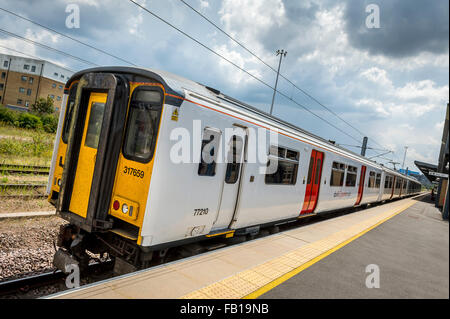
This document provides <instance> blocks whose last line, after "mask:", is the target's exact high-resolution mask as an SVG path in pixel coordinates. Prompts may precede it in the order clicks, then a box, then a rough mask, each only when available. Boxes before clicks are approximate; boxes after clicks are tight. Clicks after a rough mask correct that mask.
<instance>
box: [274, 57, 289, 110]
mask: <svg viewBox="0 0 450 319" xmlns="http://www.w3.org/2000/svg"><path fill="white" fill-rule="evenodd" d="M286 54H287V51H284V50H283V49H281V50H277V56H278V55H280V62H279V63H278V71H277V79H276V80H275V88H274V89H273V97H272V105H271V106H270V115H272V111H273V103H274V102H275V93H276V92H277V84H278V75H280V66H281V59H282V58H283V55H284V56H285V57H286Z"/></svg>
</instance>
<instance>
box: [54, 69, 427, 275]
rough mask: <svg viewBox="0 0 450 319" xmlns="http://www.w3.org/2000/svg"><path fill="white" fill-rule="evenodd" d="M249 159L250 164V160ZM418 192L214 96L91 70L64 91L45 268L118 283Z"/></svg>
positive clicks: (196, 88) (173, 80) (183, 84)
mask: <svg viewBox="0 0 450 319" xmlns="http://www.w3.org/2000/svg"><path fill="white" fill-rule="evenodd" d="M256 153H257V154H256ZM420 191H421V184H420V183H419V182H418V181H417V180H416V179H414V178H412V177H410V176H406V175H403V174H400V173H399V172H397V171H395V170H392V169H389V168H387V167H385V166H383V165H381V164H378V163H376V162H374V161H371V160H369V159H367V158H365V157H363V156H360V155H358V154H356V153H354V152H352V151H349V150H347V149H345V148H343V147H341V146H339V145H336V144H335V143H333V142H331V141H328V140H325V139H323V138H320V137H318V136H316V135H314V134H311V133H309V132H307V131H305V130H303V129H301V128H299V127H297V126H295V125H293V124H290V123H288V122H285V121H283V120H281V119H279V118H277V117H274V116H272V115H270V114H268V113H265V112H263V111H261V110H259V109H257V108H255V107H253V106H251V105H248V104H246V103H243V102H241V101H239V100H237V99H235V98H233V97H231V96H228V95H226V94H224V93H223V92H220V91H219V90H217V89H215V88H212V87H208V86H205V85H203V84H200V83H197V82H195V81H192V80H189V79H185V78H183V77H180V76H177V75H174V74H171V73H169V72H165V71H158V70H151V69H144V68H138V67H119V66H114V67H98V68H91V69H86V70H83V71H80V72H77V73H75V74H74V75H73V76H72V77H71V78H70V79H69V80H68V81H67V83H66V85H65V88H64V97H63V103H62V108H61V112H60V117H59V123H58V129H57V133H56V140H55V145H54V151H53V156H52V162H51V167H50V174H49V181H48V186H47V194H48V201H49V202H50V203H51V204H52V205H54V206H55V207H56V212H57V215H58V216H60V217H61V218H63V219H65V220H66V221H67V223H66V224H64V225H63V226H61V228H60V230H59V235H58V241H57V245H58V250H57V252H56V254H55V257H54V264H55V265H56V266H57V267H58V268H59V269H61V270H62V271H66V270H67V268H66V267H67V265H68V264H74V263H76V264H78V265H80V267H81V268H82V269H84V268H85V267H86V265H87V264H88V263H89V260H90V258H91V255H90V254H89V253H87V252H90V253H92V254H100V255H104V254H107V255H109V256H110V258H112V259H113V260H114V261H115V265H116V266H115V267H116V268H117V269H118V271H119V269H123V271H124V272H126V271H132V270H135V269H142V268H144V267H148V266H149V265H151V264H152V263H155V262H157V261H158V260H162V259H163V258H164V257H165V256H167V253H168V252H170V251H173V250H174V249H176V248H177V247H184V246H189V245H195V244H196V243H199V242H204V241H207V240H212V239H217V238H220V239H221V240H223V241H225V242H226V241H227V240H233V239H236V238H245V237H246V236H247V237H248V236H256V235H257V234H258V233H260V232H261V231H263V230H269V231H276V230H277V229H278V226H279V225H281V224H284V223H290V222H293V221H296V220H299V219H300V218H307V217H309V216H315V215H320V214H326V213H335V212H338V211H341V210H345V209H349V208H352V207H359V206H364V205H368V204H372V205H373V204H377V203H382V202H387V201H389V200H393V199H396V198H403V197H406V196H412V195H415V194H418V193H419V192H420Z"/></svg>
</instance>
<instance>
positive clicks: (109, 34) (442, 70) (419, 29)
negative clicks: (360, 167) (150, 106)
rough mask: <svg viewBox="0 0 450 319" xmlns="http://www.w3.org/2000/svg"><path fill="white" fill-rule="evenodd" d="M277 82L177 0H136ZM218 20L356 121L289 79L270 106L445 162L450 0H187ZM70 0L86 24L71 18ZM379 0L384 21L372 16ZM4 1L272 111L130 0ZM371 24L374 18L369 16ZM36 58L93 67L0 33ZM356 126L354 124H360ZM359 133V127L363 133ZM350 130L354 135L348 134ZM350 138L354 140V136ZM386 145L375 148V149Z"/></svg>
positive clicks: (398, 155) (246, 80) (225, 67)
mask: <svg viewBox="0 0 450 319" xmlns="http://www.w3.org/2000/svg"><path fill="white" fill-rule="evenodd" d="M136 1H137V2H138V3H140V4H141V5H143V6H145V7H146V8H147V9H148V10H150V11H152V12H154V13H155V14H157V15H159V16H160V17H162V18H163V19H165V20H167V21H168V22H170V23H171V24H173V25H174V26H176V27H178V28H180V29H181V30H183V31H184V32H186V33H187V34H189V35H191V36H192V37H193V38H195V39H197V40H198V41H199V42H201V43H203V44H205V45H206V46H208V47H210V48H211V49H212V50H214V51H216V52H218V53H219V54H221V55H223V56H224V57H226V58H227V59H229V60H230V61H232V62H233V63H235V64H236V65H238V66H240V67H241V68H243V69H245V70H246V71H248V72H249V73H251V74H252V75H254V76H255V77H257V78H259V79H261V81H263V82H265V83H267V84H268V85H270V86H271V87H273V86H274V85H275V78H276V73H275V72H274V71H273V70H272V69H271V68H269V67H267V66H266V65H265V64H263V63H261V62H260V61H259V60H258V59H257V58H255V57H254V56H253V55H251V54H250V53H249V52H247V51H246V50H245V49H243V48H242V47H240V46H239V45H238V44H236V43H235V42H233V41H232V40H231V39H230V38H229V37H227V36H226V35H224V34H223V33H222V32H220V31H219V30H218V29H216V28H215V27H214V26H212V25H211V24H209V23H208V22H207V21H206V20H204V19H203V18H202V17H201V16H199V15H197V14H196V13H195V12H194V11H192V10H191V9H190V8H189V7H188V6H186V5H185V4H184V3H183V2H182V1H180V0H166V1H158V0H136ZM185 1H186V2H187V3H188V4H189V5H190V6H192V7H193V8H195V9H196V10H198V11H199V12H201V13H202V14H203V15H204V16H206V17H207V18H208V19H210V20H211V21H212V22H214V23H215V24H216V25H217V26H219V27H220V28H221V29H223V30H224V31H225V32H227V33H228V34H229V35H231V36H232V37H233V38H235V39H236V40H237V41H239V42H240V43H241V44H243V45H244V46H245V47H246V48H247V49H248V50H250V51H251V52H253V53H254V54H255V55H257V56H258V57H259V58H260V59H261V60H263V61H264V62H266V63H267V64H268V65H270V66H271V67H272V68H274V69H276V68H277V67H278V63H279V56H278V57H277V56H276V51H277V50H279V49H284V50H286V51H287V55H286V56H285V57H283V60H282V63H281V69H280V73H281V74H282V75H283V76H284V77H286V78H288V79H289V80H290V81H292V82H293V83H295V85H296V86H297V87H299V88H301V89H302V90H303V91H305V92H307V93H308V94H309V95H310V96H312V97H314V99H315V100H317V101H319V102H320V103H321V104H323V105H325V106H326V107H327V108H329V109H330V110H332V111H333V112H334V113H336V114H338V115H339V116H340V117H341V118H343V119H344V120H345V121H346V122H348V123H349V124H351V125H352V126H353V127H351V126H349V125H347V124H346V123H345V122H343V121H342V120H341V119H339V118H337V117H336V116H335V115H333V114H332V113H330V112H329V111H327V110H326V109H324V108H323V107H322V106H321V105H319V104H318V103H317V102H316V101H315V100H313V99H311V98H310V97H308V96H307V95H305V94H304V93H302V92H301V91H300V90H298V89H296V88H295V87H294V86H293V85H292V84H290V83H289V82H287V81H286V80H284V79H283V78H281V77H280V79H279V82H278V90H279V91H280V92H282V93H284V94H285V95H286V96H288V97H289V98H290V99H292V100H294V101H296V102H297V103H298V104H301V105H302V106H303V107H306V108H307V109H308V110H310V111H311V112H314V113H315V114H317V115H318V116H320V117H322V118H324V119H325V120H326V121H328V122H329V123H331V124H333V125H334V126H336V127H338V128H339V129H340V130H342V131H344V132H345V133H346V134H344V133H342V132H341V131H339V130H337V129H336V128H334V127H333V126H331V125H329V124H328V123H326V122H325V121H322V120H321V119H319V118H318V117H316V116H314V115H312V114H311V113H309V112H307V111H305V110H304V109H302V108H301V107H299V106H298V104H296V103H294V102H292V101H291V100H289V99H288V98H285V97H283V96H281V95H277V96H276V99H275V105H274V111H273V114H274V115H275V116H277V117H279V118H281V119H283V120H286V121H288V122H290V123H293V124H295V125H297V126H299V127H301V128H303V129H305V130H308V131H310V132H312V133H314V134H316V135H319V136H321V137H323V138H325V139H329V140H333V141H336V142H337V143H338V144H341V145H344V146H346V147H348V149H350V150H352V151H355V152H357V153H359V152H360V149H359V148H356V147H353V146H355V145H361V142H359V144H358V141H362V138H363V136H368V137H369V142H368V146H369V147H372V148H375V149H387V150H391V151H393V153H389V154H387V155H383V156H382V157H376V158H374V160H376V161H377V162H379V163H384V164H386V165H387V166H388V167H392V165H391V164H387V163H388V162H389V160H390V159H392V160H394V161H395V162H400V164H399V165H397V168H399V167H401V165H402V162H403V156H404V151H405V146H407V147H408V149H407V154H406V161H405V168H406V167H409V169H412V170H416V171H418V169H417V167H415V165H414V161H415V160H419V161H423V162H429V163H433V164H437V161H438V156H439V150H440V145H441V139H442V131H443V126H444V118H445V111H446V107H447V103H448V101H449V82H448V81H449V2H448V0H434V1H425V0H421V1H419V0H377V1H375V0H371V1H364V0H348V1H343V0H333V1H331V0H303V1H296V0H223V1H212V0H185ZM69 4H76V5H77V6H78V8H79V14H80V15H79V16H80V24H79V28H68V27H67V26H66V19H67V17H68V16H69V15H70V13H71V12H66V8H67V6H68V5H69ZM370 4H376V5H377V6H378V9H379V10H378V12H379V27H378V28H368V27H367V24H366V21H367V20H368V19H369V22H370V21H371V22H374V21H375V20H373V19H372V18H373V17H374V15H373V14H374V11H370V10H368V11H366V9H367V7H368V6H369V5H370ZM0 8H3V9H6V10H9V11H12V12H14V13H16V14H18V15H21V16H24V17H26V18H28V19H31V20H33V21H35V22H38V23H40V24H42V25H44V26H47V27H49V28H52V29H55V30H57V31H59V32H61V33H64V34H67V35H70V36H71V37H73V38H76V39H78V40H80V41H82V42H85V43H88V44H89V45H92V46H95V47H97V48H99V49H102V50H104V51H107V52H109V53H111V54H113V55H115V56H117V57H120V58H123V59H125V60H127V61H130V62H132V63H134V64H136V65H139V66H142V67H148V68H154V69H159V70H165V71H169V72H172V73H175V74H178V75H180V76H183V77H186V78H188V79H191V80H194V81H197V82H199V83H202V84H205V85H207V86H210V87H214V88H216V89H218V90H220V91H221V92H224V93H225V94H227V95H230V96H232V97H235V98H237V99H239V100H242V101H244V102H246V103H249V104H251V105H254V106H255V107H258V108H260V109H261V110H264V111H269V110H270V104H271V101H272V95H273V89H272V88H270V87H268V86H266V85H264V84H262V83H261V82H259V81H257V80H255V79H254V78H253V77H251V76H249V75H248V74H246V73H244V72H242V71H240V70H239V69H237V68H236V67H235V66H233V65H232V64H230V63H228V62H227V61H225V60H223V59H221V58H220V57H218V56H217V55H215V54H213V53H211V52H210V51H208V50H207V49H205V48H204V47H202V46H201V45H199V44H197V43H196V42H194V41H192V40H191V39H189V38H187V37H186V36H184V35H182V34H181V33H179V32H178V31H176V30H175V29H173V28H171V27H170V26H168V25H166V24H164V23H163V22H162V21H160V20H158V19H157V18H155V17H154V16H152V15H150V14H148V13H147V12H145V11H143V10H142V9H140V8H138V7H137V6H136V5H135V4H133V3H132V2H130V1H128V0H67V1H66V0H9V1H6V0H0ZM369 24H370V23H369ZM0 29H3V30H6V31H8V32H13V33H15V34H18V35H20V36H23V37H27V38H28V39H31V40H33V41H37V42H40V43H43V44H45V45H48V46H51V47H53V48H56V49H58V50H61V51H64V52H67V53H70V54H72V55H74V56H77V57H80V58H83V59H85V60H87V61H90V62H92V63H94V64H98V65H127V64H126V63H125V62H123V61H120V60H118V59H115V58H113V57H110V56H107V55H104V54H102V53H100V52H98V51H95V50H93V49H90V48H87V47H85V46H83V45H81V44H79V43H77V42H75V41H72V40H70V39H67V38H65V37H62V36H60V35H57V34H55V33H52V32H50V31H48V30H45V29H43V28H41V27H38V26H36V25H34V24H32V23H30V22H27V21H25V20H22V19H20V18H18V17H16V16H14V15H11V14H10V13H7V12H5V11H2V10H0ZM4 47H6V48H10V49H14V50H16V51H20V52H23V53H26V54H28V55H32V56H36V57H39V58H42V59H46V60H50V61H52V62H55V63H58V64H60V65H63V66H65V67H67V68H70V69H72V70H75V71H78V70H82V69H85V68H89V67H92V65H89V64H86V63H82V62H80V61H77V60H74V59H71V58H68V57H67V56H64V55H61V54H57V53H55V52H51V51H49V50H46V49H44V48H40V47H37V46H35V45H32V44H30V43H27V42H24V41H22V40H20V39H17V38H14V37H12V36H10V35H6V34H4V33H2V32H0V52H2V53H7V54H14V55H21V54H18V53H17V52H13V51H11V50H8V49H5V48H4ZM355 128H356V129H355ZM361 133H362V134H361ZM349 135H350V136H351V137H349ZM348 145H350V146H348ZM380 153H384V152H383V151H378V150H372V149H369V150H368V151H367V153H366V156H367V157H372V156H375V155H378V154H380Z"/></svg>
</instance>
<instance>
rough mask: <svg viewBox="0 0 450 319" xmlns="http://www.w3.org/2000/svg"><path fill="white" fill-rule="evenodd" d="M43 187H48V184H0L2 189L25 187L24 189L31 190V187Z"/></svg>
mask: <svg viewBox="0 0 450 319" xmlns="http://www.w3.org/2000/svg"><path fill="white" fill-rule="evenodd" d="M41 187H47V184H42V183H40V184H37V183H33V184H0V189H4V190H7V189H24V190H30V189H36V188H41Z"/></svg>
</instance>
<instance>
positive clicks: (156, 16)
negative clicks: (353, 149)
mask: <svg viewBox="0 0 450 319" xmlns="http://www.w3.org/2000/svg"><path fill="white" fill-rule="evenodd" d="M129 1H130V2H131V3H133V4H134V5H136V6H138V7H139V8H141V9H142V10H144V11H146V12H147V13H149V14H150V15H152V16H153V17H155V18H156V19H158V20H160V21H162V22H164V23H165V24H167V25H168V26H170V27H171V28H173V29H175V30H177V31H178V32H180V33H181V34H183V35H184V36H186V37H187V38H189V39H191V40H192V41H194V42H195V43H197V44H198V45H200V46H202V47H203V48H205V49H206V50H208V51H210V52H211V53H213V54H215V55H217V56H218V57H220V58H222V59H223V60H225V61H227V62H228V63H230V64H231V65H233V66H234V67H236V68H238V69H239V70H241V71H242V72H244V73H246V74H247V75H249V76H251V77H252V78H254V79H255V80H257V81H258V82H260V83H262V84H264V85H265V86H267V87H269V88H270V89H272V90H275V89H274V87H272V86H271V85H270V84H268V83H266V82H264V81H263V80H261V79H260V78H258V77H257V76H255V75H253V74H251V73H250V72H248V71H247V70H245V69H244V68H242V67H240V66H239V65H237V64H236V63H234V62H233V61H231V60H229V59H227V58H226V57H224V56H223V55H221V54H220V53H218V52H216V51H214V50H213V49H211V48H210V47H208V46H207V45H205V44H203V43H202V42H200V41H199V40H197V39H195V38H194V37H192V36H190V35H189V34H187V33H186V32H184V31H183V30H181V29H180V28H177V27H176V26H174V25H173V24H171V23H170V22H168V21H167V20H165V19H163V18H161V17H160V16H159V15H157V14H156V13H154V12H152V11H150V10H149V9H147V8H146V7H144V6H142V5H141V4H139V3H137V2H135V1H134V0H129ZM276 92H278V94H280V95H282V96H283V97H285V98H287V99H288V100H290V101H292V102H293V103H295V104H296V105H298V106H300V107H301V108H303V109H304V110H306V111H307V112H309V113H311V114H312V115H314V116H315V117H317V118H319V119H321V120H322V121H324V122H326V123H327V124H329V125H330V126H332V127H334V128H335V129H336V130H338V131H340V132H341V133H343V134H345V135H346V136H348V137H350V138H351V139H353V140H355V141H356V142H358V143H361V141H359V140H358V139H356V138H354V137H353V136H351V135H350V134H348V133H347V132H345V131H343V130H341V129H340V128H338V127H337V126H335V125H334V124H332V123H330V122H329V121H327V120H325V119H324V118H322V117H321V116H319V115H317V114H316V113H314V112H312V111H311V110H309V109H308V108H307V107H305V106H304V105H302V104H300V103H298V102H297V101H295V100H294V99H292V98H291V97H289V96H287V95H286V94H284V93H283V92H280V91H279V90H276Z"/></svg>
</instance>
